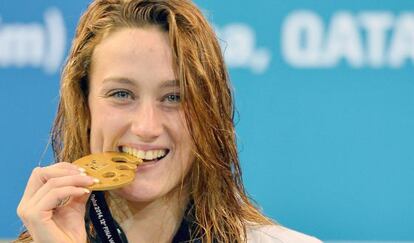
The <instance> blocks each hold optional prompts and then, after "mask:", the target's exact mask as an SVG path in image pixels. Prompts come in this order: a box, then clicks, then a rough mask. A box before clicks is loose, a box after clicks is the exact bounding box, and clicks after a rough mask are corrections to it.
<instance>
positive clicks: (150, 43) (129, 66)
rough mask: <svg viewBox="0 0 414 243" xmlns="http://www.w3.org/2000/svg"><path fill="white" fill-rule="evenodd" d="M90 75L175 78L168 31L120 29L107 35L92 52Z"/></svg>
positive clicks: (152, 28)
mask: <svg viewBox="0 0 414 243" xmlns="http://www.w3.org/2000/svg"><path fill="white" fill-rule="evenodd" d="M90 75H91V77H92V78H93V77H96V76H98V77H100V79H104V78H106V77H107V76H134V77H142V78H143V79H148V78H150V79H151V78H158V79H164V80H173V79H174V76H175V75H174V72H173V65H172V51H171V48H170V42H169V38H168V34H167V33H166V32H163V31H161V30H160V29H159V28H156V27H146V28H121V29H119V30H116V31H114V32H112V33H110V34H108V35H107V36H105V37H104V38H103V39H102V41H101V42H100V43H99V44H98V45H97V46H96V47H95V49H94V51H93V54H92V60H91V70H90Z"/></svg>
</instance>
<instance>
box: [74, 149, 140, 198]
mask: <svg viewBox="0 0 414 243" xmlns="http://www.w3.org/2000/svg"><path fill="white" fill-rule="evenodd" d="M141 163H142V160H141V159H139V158H137V157H134V156H132V155H129V154H126V153H118V152H105V153H100V154H90V155H87V156H85V157H82V158H80V159H78V160H76V161H74V162H73V164H75V165H77V166H79V167H81V168H84V169H85V172H86V174H87V175H89V176H92V177H95V178H97V179H99V183H95V184H93V185H92V186H90V187H88V189H90V190H92V191H106V190H112V189H116V188H120V187H123V186H125V185H127V184H129V183H131V182H132V181H133V180H134V178H135V169H136V168H137V166H138V165H140V164H141Z"/></svg>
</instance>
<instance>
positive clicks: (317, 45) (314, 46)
mask: <svg viewBox="0 0 414 243" xmlns="http://www.w3.org/2000/svg"><path fill="white" fill-rule="evenodd" d="M322 35H323V23H322V20H321V19H320V17H319V16H318V15H316V14H314V13H313V12H310V11H305V10H303V11H302V10H299V11H296V12H294V13H293V14H291V15H289V16H288V17H287V18H286V21H285V22H284V24H283V26H282V55H283V56H284V58H285V60H286V61H287V62H288V63H290V64H291V65H292V66H294V67H312V66H319V65H321V63H320V57H321V56H320V54H321V47H322Z"/></svg>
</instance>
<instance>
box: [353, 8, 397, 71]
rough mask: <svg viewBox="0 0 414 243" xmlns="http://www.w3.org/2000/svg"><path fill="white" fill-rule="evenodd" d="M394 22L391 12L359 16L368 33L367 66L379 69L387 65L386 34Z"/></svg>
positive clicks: (365, 13) (369, 13)
mask: <svg viewBox="0 0 414 243" xmlns="http://www.w3.org/2000/svg"><path fill="white" fill-rule="evenodd" d="M393 20H394V18H393V16H392V14H391V13H389V12H364V13H361V14H360V15H359V21H360V23H361V26H362V27H363V28H364V29H365V30H366V33H367V53H366V62H367V65H370V66H372V67H376V68H379V67H382V66H383V65H384V64H385V60H384V59H385V47H386V46H385V44H386V37H387V35H386V34H387V31H388V30H389V29H390V27H391V26H392V24H393Z"/></svg>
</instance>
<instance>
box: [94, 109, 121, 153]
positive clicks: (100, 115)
mask: <svg viewBox="0 0 414 243" xmlns="http://www.w3.org/2000/svg"><path fill="white" fill-rule="evenodd" d="M119 113H120V112H119V111H118V112H117V111H115V110H113V109H109V108H108V107H105V106H102V105H101V106H100V105H99V104H95V106H93V107H91V109H90V114H91V134H90V138H91V142H90V149H91V152H92V153H97V152H103V151H105V150H111V149H113V147H114V146H115V145H114V144H113V143H114V142H115V141H116V137H117V134H118V133H120V130H121V129H122V127H123V122H122V121H123V119H121V118H122V117H124V116H123V115H122V114H119Z"/></svg>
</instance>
